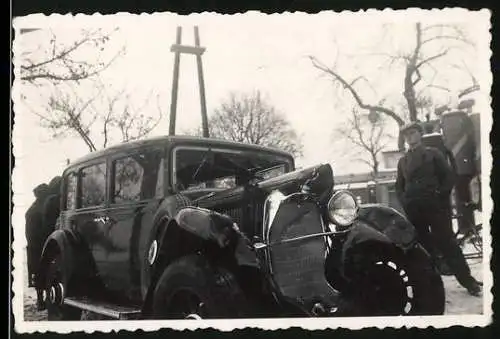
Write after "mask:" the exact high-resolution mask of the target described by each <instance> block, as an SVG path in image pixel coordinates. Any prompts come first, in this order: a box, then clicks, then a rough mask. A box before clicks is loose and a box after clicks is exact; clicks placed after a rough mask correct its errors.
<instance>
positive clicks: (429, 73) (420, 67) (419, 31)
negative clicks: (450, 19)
mask: <svg viewBox="0 0 500 339" xmlns="http://www.w3.org/2000/svg"><path fill="white" fill-rule="evenodd" d="M414 32H415V36H414V38H415V42H414V47H413V48H412V49H411V51H409V52H403V51H396V52H395V53H387V52H384V53H373V55H375V54H376V55H383V56H385V57H386V58H387V59H389V66H390V70H391V72H394V69H395V67H394V66H395V64H396V63H398V62H401V63H402V64H403V66H404V67H403V69H404V77H403V79H404V80H403V83H402V94H403V98H404V100H405V101H406V104H405V106H406V108H407V110H408V116H409V120H410V121H416V120H417V119H418V106H419V98H418V93H419V89H418V87H420V90H422V89H424V88H430V87H434V88H438V89H442V90H445V91H446V90H448V89H447V88H444V87H443V86H440V85H438V84H436V83H434V79H435V77H436V75H437V73H438V70H437V69H436V68H435V67H434V66H433V64H434V63H435V62H436V60H438V59H440V58H442V57H444V56H445V55H448V54H449V53H450V51H451V50H453V49H457V48H461V47H463V45H464V44H471V43H470V42H469V40H468V39H467V38H466V37H465V34H464V33H463V32H462V30H461V29H460V28H459V27H457V26H453V25H445V24H441V25H428V26H422V24H421V23H416V24H415V31H414ZM429 46H431V47H433V49H430V48H428V47H429ZM436 49H437V51H434V52H432V53H431V52H429V50H436ZM309 58H310V60H311V62H312V65H313V67H315V68H316V69H318V70H320V71H321V72H323V73H325V74H327V75H329V76H330V77H331V78H332V80H333V82H334V83H335V84H339V85H340V86H341V87H342V88H343V89H345V90H346V91H348V93H350V94H351V95H352V97H353V98H354V100H355V101H356V103H357V105H358V106H359V107H360V108H362V109H364V110H368V111H370V112H371V113H372V117H374V116H376V115H377V114H384V115H386V116H388V117H390V118H392V119H393V120H394V121H395V122H396V123H397V124H398V125H399V126H400V127H401V126H403V125H404V124H405V122H406V120H405V117H404V113H403V114H402V113H398V112H396V111H395V110H394V109H393V108H391V107H387V106H385V105H381V104H380V102H382V101H383V100H380V102H379V103H378V104H372V103H368V102H367V101H366V100H365V99H364V98H363V96H362V94H361V91H359V90H358V87H357V86H358V85H357V84H358V83H359V82H361V81H365V82H369V81H368V79H367V78H366V77H365V76H363V75H358V76H356V77H354V78H353V79H348V78H347V77H345V76H344V75H342V74H341V73H340V72H339V71H338V70H337V69H336V67H335V66H333V67H328V66H327V65H325V64H324V63H322V62H321V61H319V60H318V59H317V58H316V57H314V56H310V57H309ZM469 73H470V72H469ZM424 78H425V80H426V81H423V80H424ZM371 87H372V88H373V86H371ZM420 101H421V100H420ZM398 146H399V148H400V149H402V148H403V147H404V140H403V139H402V137H401V136H400V137H399V139H398Z"/></svg>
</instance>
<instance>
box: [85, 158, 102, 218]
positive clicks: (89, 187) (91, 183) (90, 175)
mask: <svg viewBox="0 0 500 339" xmlns="http://www.w3.org/2000/svg"><path fill="white" fill-rule="evenodd" d="M80 177H81V199H80V207H82V208H85V207H92V206H100V205H103V204H104V201H105V200H106V164H105V163H100V164H97V165H92V166H89V167H86V168H83V169H82V170H81V171H80Z"/></svg>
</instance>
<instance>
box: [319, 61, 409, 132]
mask: <svg viewBox="0 0 500 339" xmlns="http://www.w3.org/2000/svg"><path fill="white" fill-rule="evenodd" d="M309 59H310V60H311V62H312V64H313V66H314V67H315V68H317V69H319V70H320V71H322V72H325V73H327V74H329V75H331V76H332V77H333V78H334V79H335V80H336V81H338V82H340V83H341V84H342V85H343V87H344V88H345V89H347V90H348V91H349V92H350V93H351V95H352V96H353V98H354V100H356V103H357V104H358V106H359V107H361V108H362V109H366V110H372V111H376V112H380V113H384V114H386V115H388V116H390V117H391V118H392V119H394V120H395V121H396V122H397V124H398V125H399V126H403V125H404V120H403V119H401V117H400V116H399V115H398V114H396V113H395V112H394V111H392V110H390V109H388V108H385V107H382V106H377V105H369V104H366V103H364V102H363V100H362V99H361V96H360V95H359V94H358V92H357V91H356V90H355V89H354V87H353V86H351V85H350V83H349V82H348V81H346V80H345V79H344V78H343V77H342V76H340V75H339V74H338V73H337V72H334V71H333V70H332V69H330V68H328V67H326V66H325V65H323V64H321V63H320V62H319V61H318V60H317V59H316V58H315V57H313V56H309Z"/></svg>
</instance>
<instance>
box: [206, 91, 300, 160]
mask: <svg viewBox="0 0 500 339" xmlns="http://www.w3.org/2000/svg"><path fill="white" fill-rule="evenodd" d="M208 125H209V130H210V136H212V137H215V138H221V139H227V140H233V141H238V142H246V143H251V144H256V145H263V146H269V147H275V148H278V149H282V150H284V151H287V152H290V153H292V154H294V155H295V156H301V155H302V143H301V140H300V137H299V136H298V135H297V133H296V132H295V130H294V129H293V127H292V126H291V125H290V123H289V122H288V121H287V120H286V119H285V117H283V116H282V115H281V114H279V113H278V112H276V109H275V108H274V107H273V106H272V105H270V104H269V103H268V102H266V101H265V100H264V99H263V98H262V96H261V93H260V92H259V91H257V92H255V93H253V94H242V95H239V96H238V95H236V94H234V93H232V94H230V96H229V100H228V101H226V102H223V103H222V104H221V105H220V107H219V108H217V109H216V110H215V112H214V114H213V115H212V116H211V117H210V119H209V124H208ZM198 134H199V133H198Z"/></svg>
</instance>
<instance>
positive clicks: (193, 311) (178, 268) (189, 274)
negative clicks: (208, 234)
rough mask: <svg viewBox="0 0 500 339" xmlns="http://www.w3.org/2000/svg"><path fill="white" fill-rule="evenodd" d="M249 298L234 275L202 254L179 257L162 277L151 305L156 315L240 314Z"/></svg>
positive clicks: (238, 315) (209, 315)
mask: <svg viewBox="0 0 500 339" xmlns="http://www.w3.org/2000/svg"><path fill="white" fill-rule="evenodd" d="M245 307H246V301H245V298H244V296H243V293H242V291H241V289H240V288H239V286H238V284H237V283H236V281H235V278H234V276H233V275H232V274H231V273H230V272H229V271H227V270H225V269H224V268H222V267H216V266H213V265H211V264H210V263H209V262H208V261H207V260H206V259H205V258H203V257H202V256H200V255H192V256H187V257H183V258H180V259H178V260H177V261H175V262H174V263H172V264H170V265H169V266H168V267H167V269H166V270H165V271H164V272H163V274H162V276H161V277H160V279H159V281H158V284H157V286H156V288H155V292H154V301H153V305H152V313H153V318H156V319H203V318H238V317H241V316H243V315H244V310H245Z"/></svg>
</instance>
